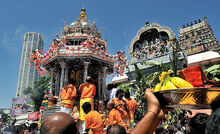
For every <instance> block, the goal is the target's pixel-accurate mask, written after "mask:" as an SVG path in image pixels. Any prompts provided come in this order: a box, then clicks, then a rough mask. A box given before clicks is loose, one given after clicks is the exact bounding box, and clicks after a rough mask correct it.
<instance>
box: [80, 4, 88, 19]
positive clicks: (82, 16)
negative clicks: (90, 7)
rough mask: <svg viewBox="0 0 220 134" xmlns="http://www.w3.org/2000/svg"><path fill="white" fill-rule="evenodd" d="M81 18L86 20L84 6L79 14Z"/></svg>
mask: <svg viewBox="0 0 220 134" xmlns="http://www.w3.org/2000/svg"><path fill="white" fill-rule="evenodd" d="M79 16H80V19H81V20H86V17H87V14H86V9H85V8H84V6H83V7H82V9H81V13H80V14H79Z"/></svg>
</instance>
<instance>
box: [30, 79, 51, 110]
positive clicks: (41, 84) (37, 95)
mask: <svg viewBox="0 0 220 134" xmlns="http://www.w3.org/2000/svg"><path fill="white" fill-rule="evenodd" d="M49 81H50V77H49V76H43V77H40V78H39V79H38V80H36V81H35V82H34V88H33V91H32V94H31V99H32V101H33V104H34V111H39V110H40V106H41V102H42V100H43V97H44V94H45V93H44V90H45V89H47V88H48V84H49Z"/></svg>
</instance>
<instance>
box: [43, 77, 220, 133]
mask: <svg viewBox="0 0 220 134" xmlns="http://www.w3.org/2000/svg"><path fill="white" fill-rule="evenodd" d="M74 84H75V80H74V79H71V80H69V83H68V85H66V86H65V87H63V89H62V91H61V112H56V113H54V114H52V115H50V116H48V117H47V118H46V119H44V121H43V123H42V125H41V130H40V133H41V134H78V133H81V134H87V133H88V134H103V133H106V134H126V133H131V134H153V133H156V134H184V133H186V134H203V133H204V134H205V133H206V134H215V133H216V134H217V133H220V128H219V126H220V125H219V117H220V116H219V110H220V107H219V99H220V96H219V97H218V98H217V99H216V100H215V101H214V102H213V103H212V105H211V107H212V110H213V111H212V115H211V116H210V117H209V116H208V115H206V114H198V115H195V116H194V117H193V118H191V119H190V120H189V122H187V121H186V120H184V121H183V120H182V121H181V120H180V121H178V122H177V123H176V124H172V125H168V124H169V123H168V122H167V121H162V120H164V117H165V113H167V112H168V111H171V110H173V109H165V108H161V107H160V102H159V101H158V99H157V98H156V97H155V96H154V94H153V93H152V90H151V89H146V91H145V99H146V101H147V104H148V105H147V107H148V108H147V112H146V114H145V116H144V117H143V118H142V119H141V120H140V121H139V122H138V123H137V124H135V123H134V120H135V118H134V115H135V110H137V109H138V104H137V102H136V101H135V100H134V99H132V98H131V97H130V93H129V91H127V92H124V91H123V90H117V89H116V87H113V88H111V91H109V93H108V94H109V96H107V103H106V108H104V107H103V103H102V102H99V106H98V107H97V106H94V96H95V94H96V87H95V85H94V84H93V83H92V78H91V77H90V76H88V77H87V79H86V82H85V83H82V84H81V85H80V86H79V89H78V90H77V89H76V87H75V86H74ZM77 92H78V93H79V94H80V96H81V97H80V101H79V108H78V109H79V116H78V118H77V117H76V116H75V117H74V118H73V116H72V115H74V114H76V113H77V110H76V109H75V107H74V102H75V99H76V97H77ZM76 118H77V119H76ZM183 122H184V123H183ZM206 126H207V127H206Z"/></svg>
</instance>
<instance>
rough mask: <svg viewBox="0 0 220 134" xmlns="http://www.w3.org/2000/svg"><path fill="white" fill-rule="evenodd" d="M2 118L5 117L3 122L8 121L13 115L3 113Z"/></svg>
mask: <svg viewBox="0 0 220 134" xmlns="http://www.w3.org/2000/svg"><path fill="white" fill-rule="evenodd" d="M2 119H3V122H8V121H9V120H10V119H11V117H10V116H9V115H8V114H6V113H3V114H2Z"/></svg>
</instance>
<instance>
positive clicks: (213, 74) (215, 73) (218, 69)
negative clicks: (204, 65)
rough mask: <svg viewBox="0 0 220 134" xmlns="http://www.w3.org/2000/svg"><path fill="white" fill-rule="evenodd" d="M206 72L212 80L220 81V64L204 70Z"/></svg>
mask: <svg viewBox="0 0 220 134" xmlns="http://www.w3.org/2000/svg"><path fill="white" fill-rule="evenodd" d="M204 72H205V74H206V76H207V77H208V78H209V79H210V80H214V81H216V82H220V65H213V66H211V67H209V68H208V69H206V70H204Z"/></svg>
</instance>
